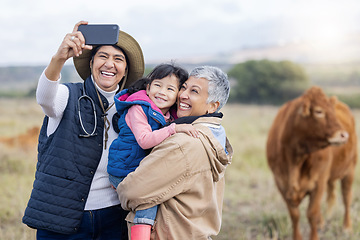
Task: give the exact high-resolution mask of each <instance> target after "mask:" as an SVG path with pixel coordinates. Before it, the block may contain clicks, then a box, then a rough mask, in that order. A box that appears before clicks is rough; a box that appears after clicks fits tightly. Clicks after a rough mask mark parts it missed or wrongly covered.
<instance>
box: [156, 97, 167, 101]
mask: <svg viewBox="0 0 360 240" xmlns="http://www.w3.org/2000/svg"><path fill="white" fill-rule="evenodd" d="M156 99H157V100H159V101H165V99H163V98H160V97H156Z"/></svg>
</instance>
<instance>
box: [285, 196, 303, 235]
mask: <svg viewBox="0 0 360 240" xmlns="http://www.w3.org/2000/svg"><path fill="white" fill-rule="evenodd" d="M286 205H287V207H288V210H289V215H290V218H291V223H292V228H293V240H302V236H301V233H300V224H299V221H300V210H299V207H298V206H291V205H290V204H289V203H288V202H286Z"/></svg>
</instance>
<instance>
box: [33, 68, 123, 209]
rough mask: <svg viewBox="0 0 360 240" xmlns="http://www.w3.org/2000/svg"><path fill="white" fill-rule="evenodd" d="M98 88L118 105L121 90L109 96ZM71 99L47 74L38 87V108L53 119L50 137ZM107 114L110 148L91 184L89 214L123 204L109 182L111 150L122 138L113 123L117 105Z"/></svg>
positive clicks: (104, 150)
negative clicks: (118, 138)
mask: <svg viewBox="0 0 360 240" xmlns="http://www.w3.org/2000/svg"><path fill="white" fill-rule="evenodd" d="M93 82H94V81H93ZM94 85H95V87H96V88H97V89H98V91H99V92H100V93H101V94H102V95H103V96H104V97H106V99H107V100H108V102H109V104H112V103H113V102H114V96H115V93H116V91H117V89H116V90H115V91H113V92H106V91H104V90H102V89H101V88H99V87H98V86H97V84H96V83H95V82H94ZM68 99H69V89H68V88H67V87H66V86H65V85H63V84H60V78H59V79H58V80H57V81H51V80H49V79H48V78H47V77H46V75H45V71H44V72H43V73H42V75H41V76H40V78H39V82H38V86H37V89H36V100H37V102H38V104H39V105H40V106H41V107H42V109H43V112H44V113H45V115H47V116H48V117H49V121H48V126H47V136H50V135H51V134H52V133H54V132H55V130H56V129H57V127H58V126H59V123H60V121H61V119H62V116H63V114H64V110H65V108H66V105H67V102H68ZM107 113H108V119H109V120H110V129H109V131H108V134H109V138H108V143H107V145H108V147H107V148H106V149H103V152H102V155H101V159H100V163H99V165H98V168H97V170H96V172H95V175H94V178H93V181H92V183H91V187H90V192H89V196H88V198H87V201H86V205H85V210H96V209H101V208H106V207H110V206H114V205H118V204H120V201H119V199H118V196H117V193H116V191H115V190H114V189H112V188H111V185H110V182H109V175H108V173H107V163H108V154H109V146H110V144H111V142H112V141H113V140H114V139H115V138H117V136H118V134H117V133H116V132H115V131H114V128H113V126H112V121H111V119H112V118H113V115H114V114H115V113H116V108H115V105H113V106H112V107H111V108H110V109H109V110H108V111H107ZM104 131H105V130H104ZM104 136H105V134H104Z"/></svg>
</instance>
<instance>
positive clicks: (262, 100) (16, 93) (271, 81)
mask: <svg viewBox="0 0 360 240" xmlns="http://www.w3.org/2000/svg"><path fill="white" fill-rule="evenodd" d="M155 65H156V64H153V65H151V64H150V65H149V64H148V65H147V66H146V69H145V73H144V75H147V74H148V73H149V72H150V71H151V70H152V69H153V68H154V67H155ZM181 65H182V67H185V68H186V69H187V70H188V71H191V69H193V68H194V67H196V66H198V65H194V64H181ZM209 65H215V66H218V65H217V64H211V63H209ZM359 66H360V64H359V63H352V64H342V65H341V64H340V65H339V64H338V65H331V64H330V65H329V64H322V65H321V64H310V65H306V64H305V65H304V64H303V65H300V64H298V63H294V62H291V61H271V60H249V61H246V62H242V63H238V64H235V65H229V64H228V65H226V64H225V65H221V66H219V67H220V68H221V69H224V70H225V69H227V73H228V76H229V79H230V81H231V91H230V98H229V102H232V103H244V104H269V105H281V104H283V103H285V102H286V101H289V100H291V99H294V98H296V97H298V96H300V95H301V94H302V93H303V92H304V91H305V90H306V89H307V88H308V87H310V85H318V86H320V87H322V88H323V89H324V91H325V92H326V93H327V94H328V96H331V95H336V96H337V97H338V98H339V100H341V101H343V102H345V103H346V104H348V105H349V106H350V107H352V108H360V94H359V92H360V81H359V78H360V67H359ZM44 68H45V67H41V66H40V67H5V68H0V85H1V87H0V98H2V97H3V98H9V97H12V98H18V97H30V98H33V97H34V96H35V89H36V86H37V81H38V78H39V76H40V74H41V72H42V71H43V70H44ZM61 75H62V77H61V79H62V80H61V81H62V82H77V81H81V79H80V78H79V76H78V74H77V72H76V70H75V68H74V66H71V65H69V66H64V68H63V70H62V72H61Z"/></svg>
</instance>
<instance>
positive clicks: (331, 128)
mask: <svg viewBox="0 0 360 240" xmlns="http://www.w3.org/2000/svg"><path fill="white" fill-rule="evenodd" d="M299 99H300V104H299V109H298V115H297V117H296V120H295V126H294V128H295V129H294V131H295V132H296V133H294V134H297V135H298V136H300V139H301V140H300V141H302V144H305V145H306V146H304V147H307V148H308V149H309V151H314V150H317V149H319V148H324V147H327V146H329V145H339V144H343V143H345V142H346V141H347V140H348V138H349V134H348V133H347V132H346V131H345V130H344V129H343V128H342V126H341V125H340V123H339V121H338V119H337V117H336V114H335V105H336V101H337V99H336V98H335V97H332V98H328V97H327V96H326V95H325V94H324V92H323V91H322V90H321V88H319V87H312V88H310V89H309V90H307V91H306V92H305V93H304V95H303V96H302V97H300V98H299Z"/></svg>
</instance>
